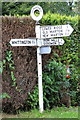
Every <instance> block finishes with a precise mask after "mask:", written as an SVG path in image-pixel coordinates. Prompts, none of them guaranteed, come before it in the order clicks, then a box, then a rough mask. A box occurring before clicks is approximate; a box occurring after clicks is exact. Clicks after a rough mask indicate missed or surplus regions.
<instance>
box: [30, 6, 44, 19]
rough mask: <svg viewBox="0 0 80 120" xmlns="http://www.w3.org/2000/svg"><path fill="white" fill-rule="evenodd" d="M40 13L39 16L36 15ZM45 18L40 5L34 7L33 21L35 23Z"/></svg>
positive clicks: (32, 12) (32, 10)
mask: <svg viewBox="0 0 80 120" xmlns="http://www.w3.org/2000/svg"><path fill="white" fill-rule="evenodd" d="M36 11H38V12H39V15H38V16H37V15H35V12H36ZM42 16H43V9H42V7H41V6H39V5H35V6H34V7H32V9H31V17H32V18H33V20H35V21H39V20H40V19H41V18H42Z"/></svg>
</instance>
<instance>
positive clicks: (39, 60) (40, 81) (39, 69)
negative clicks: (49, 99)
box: [35, 24, 43, 113]
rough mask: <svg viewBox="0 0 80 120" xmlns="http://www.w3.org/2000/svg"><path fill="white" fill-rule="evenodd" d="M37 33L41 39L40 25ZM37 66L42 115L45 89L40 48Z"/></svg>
mask: <svg viewBox="0 0 80 120" xmlns="http://www.w3.org/2000/svg"><path fill="white" fill-rule="evenodd" d="M35 31H36V38H40V25H39V24H36V27H35ZM38 44H39V43H38ZM38 46H39V45H38ZM37 66H38V89H39V110H40V113H42V112H43V87H42V56H41V54H40V46H39V47H38V48H37Z"/></svg>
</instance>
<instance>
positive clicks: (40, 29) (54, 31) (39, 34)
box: [10, 5, 73, 113]
mask: <svg viewBox="0 0 80 120" xmlns="http://www.w3.org/2000/svg"><path fill="white" fill-rule="evenodd" d="M35 11H39V13H40V14H39V16H36V15H35ZM42 16H43V9H42V8H41V7H40V6H39V5H35V6H34V7H33V8H32V9H31V17H32V18H33V19H34V20H35V21H36V26H35V32H36V38H27V39H11V41H10V44H11V45H12V46H36V47H37V66H38V88H39V110H40V112H41V113H42V112H43V110H44V109H43V87H42V54H49V53H50V52H51V48H50V46H53V45H63V44H64V40H63V39H62V38H55V37H63V36H69V35H70V34H71V33H72V32H73V28H72V27H71V26H70V25H69V24H68V25H56V26H53V25H47V26H40V24H39V20H40V19H41V18H42ZM54 38H55V39H54Z"/></svg>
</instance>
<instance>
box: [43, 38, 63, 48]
mask: <svg viewBox="0 0 80 120" xmlns="http://www.w3.org/2000/svg"><path fill="white" fill-rule="evenodd" d="M63 44H64V40H63V39H62V38H56V39H53V38H50V39H43V40H42V46H53V45H63Z"/></svg>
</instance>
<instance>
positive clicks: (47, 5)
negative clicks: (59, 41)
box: [2, 2, 76, 15]
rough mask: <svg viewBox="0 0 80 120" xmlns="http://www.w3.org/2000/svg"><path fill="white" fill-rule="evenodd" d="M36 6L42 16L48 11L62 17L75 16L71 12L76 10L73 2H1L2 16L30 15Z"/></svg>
mask: <svg viewBox="0 0 80 120" xmlns="http://www.w3.org/2000/svg"><path fill="white" fill-rule="evenodd" d="M37 4H38V5H40V6H41V7H42V8H43V11H44V14H45V13H47V12H48V11H50V12H51V13H57V14H62V15H64V14H66V15H69V14H70V15H75V14H76V13H75V12H74V11H73V10H72V8H73V7H74V8H76V4H74V6H73V2H3V3H2V15H30V11H31V8H32V7H33V6H34V5H37Z"/></svg>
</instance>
